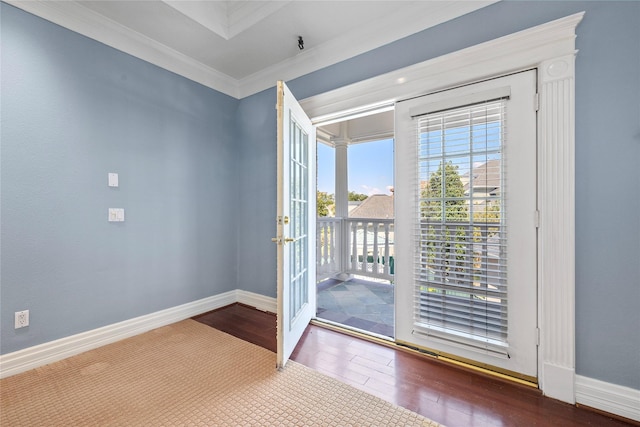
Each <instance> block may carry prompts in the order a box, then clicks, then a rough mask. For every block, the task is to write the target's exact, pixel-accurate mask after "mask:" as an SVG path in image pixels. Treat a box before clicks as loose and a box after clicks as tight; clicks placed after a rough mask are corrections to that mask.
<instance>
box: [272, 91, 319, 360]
mask: <svg viewBox="0 0 640 427" xmlns="http://www.w3.org/2000/svg"><path fill="white" fill-rule="evenodd" d="M277 98H278V99H277V110H278V154H277V155H278V165H277V167H278V182H277V186H278V190H277V193H278V195H277V205H278V206H277V237H276V238H274V239H273V240H274V241H275V242H276V244H277V245H278V249H277V263H278V266H277V282H278V298H277V299H278V313H277V316H278V318H277V334H278V337H277V342H278V345H277V362H276V363H277V367H278V368H283V367H284V365H285V364H286V363H287V360H289V357H290V356H291V353H292V352H293V350H294V348H295V346H296V344H297V343H298V341H299V340H300V337H301V336H302V333H303V332H304V330H305V328H306V327H307V325H308V324H309V321H310V320H311V318H312V317H313V316H315V312H316V292H315V278H316V272H315V265H316V263H315V259H316V254H315V247H316V245H315V236H316V233H315V229H316V221H315V217H316V198H315V188H316V183H315V179H316V174H315V165H316V162H315V153H316V152H315V127H314V126H313V125H312V124H311V121H310V120H309V118H308V117H307V115H306V114H305V113H304V111H303V110H302V108H301V107H300V104H298V102H297V101H296V99H295V98H294V96H293V95H292V93H291V92H290V91H289V89H288V88H287V86H286V85H285V84H284V82H282V81H279V82H278V84H277Z"/></svg>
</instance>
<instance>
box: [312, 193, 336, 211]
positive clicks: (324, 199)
mask: <svg viewBox="0 0 640 427" xmlns="http://www.w3.org/2000/svg"><path fill="white" fill-rule="evenodd" d="M316 199H317V204H318V208H317V209H318V216H329V213H330V206H332V205H333V204H334V203H335V201H334V198H333V194H329V193H327V192H326V191H318V192H317V194H316Z"/></svg>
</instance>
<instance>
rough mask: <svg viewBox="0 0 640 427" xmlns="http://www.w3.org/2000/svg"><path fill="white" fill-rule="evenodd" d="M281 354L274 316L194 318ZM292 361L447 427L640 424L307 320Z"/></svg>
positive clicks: (222, 312) (235, 313) (245, 312)
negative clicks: (312, 323)
mask: <svg viewBox="0 0 640 427" xmlns="http://www.w3.org/2000/svg"><path fill="white" fill-rule="evenodd" d="M194 319H195V320H198V321H199V322H202V323H204V324H207V325H209V326H212V327H214V328H216V329H219V330H221V331H223V332H226V333H228V334H231V335H234V336H236V337H238V338H241V339H244V340H246V341H249V342H252V343H254V344H257V345H260V346H262V347H264V348H267V349H269V350H271V351H273V352H275V351H276V316H275V315H274V314H272V313H265V312H262V311H259V310H256V309H253V308H251V307H248V306H245V305H242V304H233V305H230V306H227V307H224V308H221V309H218V310H215V311H212V312H209V313H205V314H203V315H200V316H197V317H195V318H194ZM291 359H292V360H295V361H296V362H298V363H301V364H303V365H306V366H308V367H310V368H312V369H315V370H318V371H319V372H322V373H323V374H326V375H328V376H331V377H334V378H337V379H339V380H341V381H343V382H345V383H347V384H350V385H352V386H354V387H356V388H359V389H361V390H364V391H366V392H368V393H371V394H373V395H375V396H378V397H380V398H382V399H385V400H387V401H390V402H392V403H394V404H396V405H399V406H402V407H405V408H407V409H410V410H412V411H414V412H417V413H419V414H422V415H424V416H425V417H428V418H430V419H432V420H434V421H437V422H439V423H442V424H444V425H446V426H449V427H455V426H465V427H467V426H474V427H476V426H477V427H485V426H487V427H488V426H563V427H564V426H568V427H570V426H599V427H621V426H629V425H634V426H640V423H635V422H631V421H629V422H626V421H625V420H621V419H618V418H614V417H612V416H608V415H607V414H602V413H599V412H596V411H591V410H588V409H585V408H582V407H577V406H574V405H569V404H566V403H562V402H559V401H557V400H553V399H550V398H547V397H544V396H542V393H540V391H539V390H537V389H534V388H532V387H528V386H524V385H521V384H516V383H513V382H511V381H508V380H503V379H499V378H495V377H492V376H489V375H485V374H481V373H478V372H475V371H472V370H469V369H465V368H461V367H459V366H454V365H450V364H448V363H446V362H442V361H439V360H436V359H433V358H430V357H428V356H422V355H416V354H411V353H407V352H405V351H402V350H398V349H395V348H390V347H386V346H381V345H380V344H377V343H373V342H369V341H365V340H363V339H360V338H357V337H353V336H350V335H346V334H342V333H339V332H336V331H332V330H329V329H324V328H322V327H320V326H316V325H310V326H309V327H308V328H307V329H306V331H305V332H304V334H303V336H302V338H301V340H300V343H299V344H298V346H297V347H296V349H295V350H294V352H293V354H292V355H291Z"/></svg>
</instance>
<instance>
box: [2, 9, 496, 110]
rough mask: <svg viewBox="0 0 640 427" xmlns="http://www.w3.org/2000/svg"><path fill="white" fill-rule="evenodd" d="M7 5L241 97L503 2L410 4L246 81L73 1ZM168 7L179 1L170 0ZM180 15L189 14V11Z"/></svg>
mask: <svg viewBox="0 0 640 427" xmlns="http://www.w3.org/2000/svg"><path fill="white" fill-rule="evenodd" d="M3 1H5V2H6V3H9V4H11V5H13V6H16V7H18V8H20V9H22V10H24V11H26V12H29V13H32V14H34V15H36V16H39V17H41V18H43V19H46V20H48V21H51V22H53V23H55V24H58V25H60V26H62V27H65V28H67V29H69V30H71V31H74V32H77V33H80V34H82V35H84V36H86V37H89V38H92V39H94V40H97V41H99V42H101V43H104V44H106V45H108V46H111V47H113V48H115V49H118V50H120V51H123V52H125V53H128V54H130V55H133V56H135V57H137V58H140V59H142V60H144V61H147V62H150V63H151V64H154V65H157V66H159V67H162V68H164V69H167V70H169V71H171V72H174V73H176V74H178V75H181V76H183V77H186V78H188V79H190V80H193V81H195V82H198V83H200V84H202V85H204V86H207V87H209V88H211V89H214V90H217V91H219V92H222V93H224V94H227V95H229V96H232V97H234V98H238V99H241V98H244V97H247V96H250V95H252V94H255V93H258V92H260V91H262V90H265V89H268V88H271V87H273V86H274V85H275V82H276V81H277V80H284V81H289V80H292V79H295V78H297V77H300V76H303V75H305V74H308V73H311V72H313V71H317V70H319V69H321V68H324V67H327V66H329V65H332V64H336V63H338V62H340V61H343V60H345V59H349V58H351V57H354V56H356V55H359V54H362V53H365V52H367V51H369V50H372V49H375V48H377V47H380V46H382V45H384V44H387V43H390V41H393V40H398V39H401V38H403V37H406V36H408V35H411V34H414V33H416V32H418V31H421V30H424V29H426V28H429V27H432V26H435V25H438V24H440V23H442V22H445V21H447V20H450V19H453V18H455V17H457V16H461V15H464V14H466V13H470V12H472V11H474V10H477V9H480V8H483V7H485V6H488V5H489V4H492V3H495V2H496V1H498V0H478V1H450V2H443V3H442V4H441V7H440V8H439V9H436V10H434V8H433V4H431V7H428V6H429V5H428V3H431V2H416V3H413V4H411V5H405V7H402V8H399V9H398V10H397V12H396V13H394V14H392V15H389V16H387V17H385V19H384V20H383V21H381V22H380V23H379V25H376V26H373V27H367V28H359V27H355V28H354V29H353V30H352V31H351V32H349V33H348V34H346V35H344V36H342V37H339V38H337V39H334V40H332V41H331V42H329V43H325V44H323V45H320V46H316V47H313V48H309V49H305V50H304V51H302V52H301V53H299V54H298V55H297V56H295V57H293V58H291V59H289V60H285V61H283V62H281V63H279V64H276V65H274V66H272V67H267V68H265V69H263V70H261V71H259V72H257V73H254V74H252V75H251V76H248V77H245V78H243V79H234V78H233V77H230V76H228V75H227V74H224V73H222V72H220V71H218V70H215V69H213V68H211V67H209V66H207V65H204V64H203V63H201V62H199V61H196V60H194V59H192V58H190V57H188V56H186V55H184V54H182V53H180V52H177V51H176V50H174V49H171V48H169V47H168V46H166V45H164V44H162V43H159V42H157V41H155V40H153V39H151V38H149V37H147V36H144V35H142V34H140V33H138V32H136V31H133V30H131V29H130V28H128V27H125V26H123V25H121V24H119V23H117V22H115V21H113V20H110V19H108V18H105V17H104V16H103V15H101V14H99V13H97V12H94V11H93V10H91V9H89V8H86V7H84V6H82V5H81V4H79V3H76V2H73V1H56V2H51V1H46V0H3ZM166 3H175V2H174V1H172V0H169V1H167V2H166ZM178 3H179V2H178ZM274 3H275V4H274V5H272V6H269V7H262V8H259V9H252V10H246V9H244V10H243V9H242V8H240V7H239V6H238V7H237V8H236V9H234V10H232V11H231V10H229V13H230V15H229V17H230V18H231V19H230V20H229V22H228V24H229V25H230V27H229V28H230V29H231V30H230V31H229V32H228V35H230V34H238V33H239V32H241V31H244V29H246V28H248V27H247V25H249V26H250V25H252V23H255V22H258V21H259V20H260V19H263V18H264V17H266V16H268V15H269V14H271V13H274V12H275V10H274V8H276V7H278V8H279V7H282V5H283V4H285V3H286V2H274ZM225 4H226V3H225ZM172 7H174V6H172ZM227 8H229V5H227ZM181 9H183V8H181ZM180 11H181V12H182V13H183V14H185V13H184V11H182V10H180ZM427 11H428V12H427ZM194 13H195V12H194V10H189V11H188V14H187V16H188V17H190V18H191V15H193V14H194ZM192 19H193V18H192ZM256 20H257V21H256ZM200 24H201V25H204V24H202V23H200ZM219 24H220V23H218V24H214V23H211V22H210V23H208V24H207V25H205V26H206V27H207V28H209V27H208V25H212V26H215V25H219ZM223 24H224V23H223ZM222 26H223V27H224V25H222ZM234 26H235V27H234ZM218 30H220V31H223V30H224V28H222V29H220V27H218ZM216 32H217V31H216Z"/></svg>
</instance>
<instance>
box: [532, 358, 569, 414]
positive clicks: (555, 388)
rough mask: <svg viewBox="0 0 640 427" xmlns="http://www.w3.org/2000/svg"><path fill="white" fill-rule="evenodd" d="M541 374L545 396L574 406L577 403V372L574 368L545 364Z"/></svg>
mask: <svg viewBox="0 0 640 427" xmlns="http://www.w3.org/2000/svg"><path fill="white" fill-rule="evenodd" d="M541 374H542V378H540V380H541V383H540V385H541V386H542V392H543V393H544V395H545V396H548V397H551V398H553V399H557V400H560V401H562V402H566V403H570V404H572V405H573V404H574V403H575V402H576V401H575V370H574V369H573V368H568V367H566V366H558V365H553V364H551V363H545V364H543V365H542V372H541Z"/></svg>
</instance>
